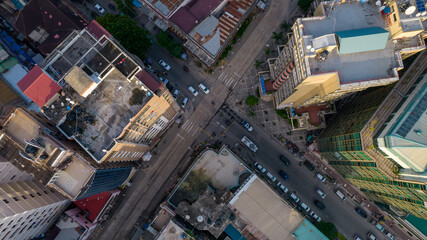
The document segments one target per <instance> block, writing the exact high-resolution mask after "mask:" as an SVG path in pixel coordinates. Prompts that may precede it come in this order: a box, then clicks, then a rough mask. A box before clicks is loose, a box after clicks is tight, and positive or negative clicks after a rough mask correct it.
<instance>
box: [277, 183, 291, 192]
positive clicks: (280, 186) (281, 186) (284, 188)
mask: <svg viewBox="0 0 427 240" xmlns="http://www.w3.org/2000/svg"><path fill="white" fill-rule="evenodd" d="M277 186H278V187H279V188H280V189H282V191H283V192H285V193H287V192H288V191H289V190H288V188H287V187H285V185H283V184H282V183H281V182H278V183H277Z"/></svg>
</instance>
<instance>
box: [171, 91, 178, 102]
mask: <svg viewBox="0 0 427 240" xmlns="http://www.w3.org/2000/svg"><path fill="white" fill-rule="evenodd" d="M178 94H179V90H178V89H176V90H175V92H173V94H172V96H173V98H174V99H175V100H176V99H177V97H178Z"/></svg>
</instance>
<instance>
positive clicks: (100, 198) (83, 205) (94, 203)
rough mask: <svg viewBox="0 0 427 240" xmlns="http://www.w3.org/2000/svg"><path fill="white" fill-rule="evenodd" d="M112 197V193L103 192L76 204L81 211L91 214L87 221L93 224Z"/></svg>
mask: <svg viewBox="0 0 427 240" xmlns="http://www.w3.org/2000/svg"><path fill="white" fill-rule="evenodd" d="M110 196H111V193H110V192H103V193H99V194H96V195H93V196H90V197H87V198H84V199H81V200H79V201H75V202H74V204H76V206H77V207H79V208H80V209H82V210H84V211H87V212H89V215H88V216H87V219H88V220H89V221H91V222H93V221H94V220H95V219H96V217H97V216H98V214H99V213H100V212H101V210H102V209H103V208H104V205H105V203H107V202H108V199H110Z"/></svg>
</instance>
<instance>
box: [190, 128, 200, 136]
mask: <svg viewBox="0 0 427 240" xmlns="http://www.w3.org/2000/svg"><path fill="white" fill-rule="evenodd" d="M198 130H199V129H197V128H196V129H194V132H193V134H191V136H194V134H196V133H197V131H198Z"/></svg>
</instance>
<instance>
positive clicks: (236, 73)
mask: <svg viewBox="0 0 427 240" xmlns="http://www.w3.org/2000/svg"><path fill="white" fill-rule="evenodd" d="M234 74H235V75H236V76H238V77H239V78H241V77H242V76H240V75H239V74H237V73H236V72H234Z"/></svg>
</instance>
